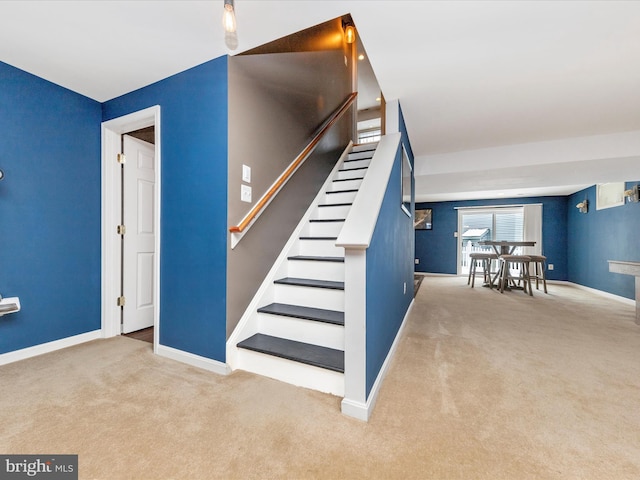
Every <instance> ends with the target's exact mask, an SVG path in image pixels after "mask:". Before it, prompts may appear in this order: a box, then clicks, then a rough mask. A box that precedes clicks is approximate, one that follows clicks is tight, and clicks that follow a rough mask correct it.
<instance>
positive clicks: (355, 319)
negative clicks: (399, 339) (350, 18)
mask: <svg viewBox="0 0 640 480" xmlns="http://www.w3.org/2000/svg"><path fill="white" fill-rule="evenodd" d="M344 269H345V274H344V275H345V281H344V284H345V306H344V307H345V308H344V317H345V321H344V335H345V345H346V346H347V348H345V352H344V398H343V400H342V413H343V414H345V415H348V416H350V417H354V418H358V419H360V420H364V421H367V420H368V411H367V395H366V389H367V377H366V374H367V368H366V364H367V355H366V353H367V352H366V340H367V338H366V337H367V323H366V319H367V311H366V306H367V278H366V277H367V251H366V250H365V249H355V248H345V256H344Z"/></svg>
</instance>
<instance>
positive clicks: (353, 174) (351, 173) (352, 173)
mask: <svg viewBox="0 0 640 480" xmlns="http://www.w3.org/2000/svg"><path fill="white" fill-rule="evenodd" d="M366 173H367V171H366V170H347V171H339V172H338V173H337V174H336V177H335V179H334V180H345V179H347V178H362V177H364V175H365V174H366ZM338 183H340V182H338Z"/></svg>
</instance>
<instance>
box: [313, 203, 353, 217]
mask: <svg viewBox="0 0 640 480" xmlns="http://www.w3.org/2000/svg"><path fill="white" fill-rule="evenodd" d="M349 210H351V205H340V206H335V207H333V206H331V207H318V208H316V212H315V214H314V215H313V218H347V214H348V213H349Z"/></svg>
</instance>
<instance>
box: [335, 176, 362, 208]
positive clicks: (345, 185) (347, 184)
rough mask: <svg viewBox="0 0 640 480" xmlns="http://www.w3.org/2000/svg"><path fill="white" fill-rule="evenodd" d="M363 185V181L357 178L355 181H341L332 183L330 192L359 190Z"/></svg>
mask: <svg viewBox="0 0 640 480" xmlns="http://www.w3.org/2000/svg"><path fill="white" fill-rule="evenodd" d="M360 185H362V179H361V178H356V179H353V180H341V181H339V182H332V183H331V187H330V188H329V190H328V191H329V192H336V191H340V190H354V189H355V190H358V189H359V188H360ZM334 203H335V202H334Z"/></svg>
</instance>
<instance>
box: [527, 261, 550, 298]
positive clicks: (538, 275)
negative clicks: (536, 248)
mask: <svg viewBox="0 0 640 480" xmlns="http://www.w3.org/2000/svg"><path fill="white" fill-rule="evenodd" d="M529 257H531V263H532V264H533V273H531V272H529V273H530V275H529V277H530V279H531V280H533V279H534V278H535V279H536V290H539V288H538V285H539V282H540V281H542V285H543V287H544V293H548V292H547V274H546V273H545V272H546V269H547V257H545V256H544V255H529ZM529 268H531V267H529Z"/></svg>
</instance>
